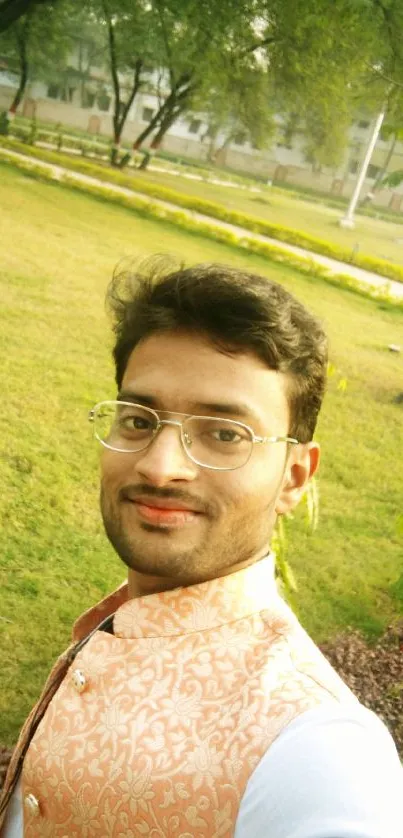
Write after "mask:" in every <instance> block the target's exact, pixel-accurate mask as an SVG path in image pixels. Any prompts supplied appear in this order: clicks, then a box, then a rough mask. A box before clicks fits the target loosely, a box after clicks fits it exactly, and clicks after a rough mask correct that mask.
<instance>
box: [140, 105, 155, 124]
mask: <svg viewBox="0 0 403 838" xmlns="http://www.w3.org/2000/svg"><path fill="white" fill-rule="evenodd" d="M153 116H154V110H153V108H143V113H142V115H141V118H142V120H143V122H151V120H152V118H153Z"/></svg>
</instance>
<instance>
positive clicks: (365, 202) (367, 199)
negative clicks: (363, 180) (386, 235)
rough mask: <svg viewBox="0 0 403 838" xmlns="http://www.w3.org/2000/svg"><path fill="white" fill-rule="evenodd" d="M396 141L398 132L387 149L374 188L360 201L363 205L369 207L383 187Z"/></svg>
mask: <svg viewBox="0 0 403 838" xmlns="http://www.w3.org/2000/svg"><path fill="white" fill-rule="evenodd" d="M396 143H397V133H395V134H393V140H392V142H391V144H390V146H389V149H388V151H387V154H386V157H385V160H384V162H383V166H382V168H381V169H380V170H379V172H378V174H377V176H376V178H375V180H374V185H373V187H372V189H370V190H369V191H368V192H367V194H366V196H365V198H363V200H362V201H361V203H360V206H361V207H367V206H369V205H370V204H372V202H373V200H374V198H375V195H376V193H377V192H379V190H380V189H381V188H382V181H383V179H384V177H385V175H386V172H387V170H388V166H389V163H390V161H391V159H392V155H393V152H394V150H395V147H396Z"/></svg>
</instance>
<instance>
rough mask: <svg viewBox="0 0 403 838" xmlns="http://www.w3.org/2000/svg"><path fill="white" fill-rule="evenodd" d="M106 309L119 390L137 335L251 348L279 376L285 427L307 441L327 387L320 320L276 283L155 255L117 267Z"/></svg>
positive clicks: (229, 351)
mask: <svg viewBox="0 0 403 838" xmlns="http://www.w3.org/2000/svg"><path fill="white" fill-rule="evenodd" d="M107 307H108V309H109V312H110V313H111V314H112V318H113V329H114V332H115V335H116V341H115V346H114V350H113V357H114V360H115V365H116V382H117V385H118V387H119V388H120V386H121V383H122V379H123V376H124V372H125V369H126V366H127V363H128V360H129V357H130V355H131V352H132V351H133V349H134V348H135V346H137V344H138V343H139V342H140V341H141V340H143V339H144V338H147V337H149V336H150V335H153V334H157V333H162V332H173V331H182V332H183V331H186V332H194V333H195V334H198V335H202V336H204V337H206V338H207V339H208V340H209V341H210V342H211V343H212V344H213V345H214V346H215V347H216V348H217V349H219V350H220V351H222V352H225V353H227V354H237V353H241V352H251V353H253V354H254V355H256V356H257V357H258V358H260V359H261V360H262V361H263V362H264V363H265V364H266V365H267V367H269V368H270V369H272V370H276V371H278V372H281V373H283V374H284V375H285V377H286V386H287V398H288V404H289V409H290V417H291V418H290V428H289V429H288V432H289V433H290V434H291V435H292V436H294V437H295V438H296V439H298V440H299V441H300V442H308V441H309V440H311V439H312V436H313V433H314V430H315V427H316V421H317V417H318V413H319V410H320V406H321V403H322V399H323V394H324V389H325V381H326V367H327V340H326V335H325V333H324V331H323V329H322V326H321V324H320V323H319V321H318V320H317V319H316V318H315V317H314V316H313V315H312V314H310V313H309V312H308V311H307V310H306V308H305V307H304V306H303V305H302V304H301V303H300V302H298V300H296V299H295V297H293V296H292V294H289V293H288V291H286V290H285V289H284V288H283V287H282V285H278V284H277V283H276V282H272V281H270V280H268V279H266V278H264V277H262V276H258V275H256V274H250V273H246V272H244V271H242V270H237V269H235V268H231V267H228V266H227V265H219V264H201V265H195V266H194V267H192V268H185V267H183V266H178V265H177V264H176V263H175V262H174V261H173V260H172V259H170V258H169V257H165V256H155V257H151V258H148V259H146V260H144V261H142V262H140V263H138V264H137V265H134V266H131V267H130V268H129V269H124V268H122V266H121V265H118V267H117V269H116V270H115V273H114V276H113V279H112V282H111V284H110V286H109V289H108V294H107Z"/></svg>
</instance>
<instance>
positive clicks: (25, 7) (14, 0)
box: [0, 0, 53, 33]
mask: <svg viewBox="0 0 403 838" xmlns="http://www.w3.org/2000/svg"><path fill="white" fill-rule="evenodd" d="M50 3H53V0H0V33H1V32H5V31H6V29H9V28H10V26H12V25H13V24H14V23H16V22H17V21H18V20H19V19H20V18H21V17H22V16H23V15H26V14H27V13H28V12H31V11H32V9H33V8H34V6H39V5H41V6H45V5H48V4H50Z"/></svg>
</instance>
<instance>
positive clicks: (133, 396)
mask: <svg viewBox="0 0 403 838" xmlns="http://www.w3.org/2000/svg"><path fill="white" fill-rule="evenodd" d="M116 398H117V400H118V401H119V402H133V404H144V405H147V406H148V407H157V405H158V399H156V398H155V397H154V396H150V395H146V394H145V393H134V392H133V390H119V392H118V394H117V397H116Z"/></svg>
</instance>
